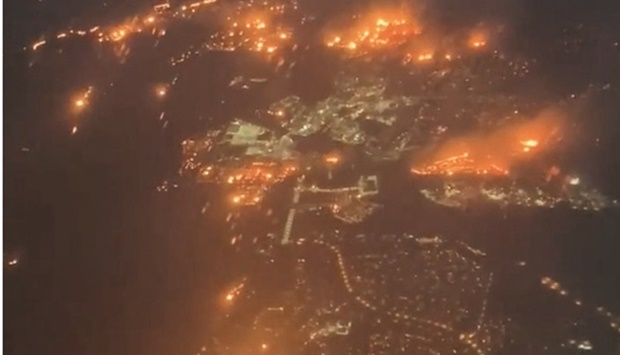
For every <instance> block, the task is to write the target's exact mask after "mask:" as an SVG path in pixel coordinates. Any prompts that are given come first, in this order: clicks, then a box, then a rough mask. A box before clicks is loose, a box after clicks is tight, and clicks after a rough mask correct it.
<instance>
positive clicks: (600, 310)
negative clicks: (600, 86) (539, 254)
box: [540, 276, 620, 333]
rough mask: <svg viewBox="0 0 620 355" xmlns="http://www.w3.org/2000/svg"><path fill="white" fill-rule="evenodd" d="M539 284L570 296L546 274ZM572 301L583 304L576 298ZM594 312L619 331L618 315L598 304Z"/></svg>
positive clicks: (562, 294) (559, 293)
mask: <svg viewBox="0 0 620 355" xmlns="http://www.w3.org/2000/svg"><path fill="white" fill-rule="evenodd" d="M540 284H541V285H543V287H545V288H546V289H548V290H551V291H553V292H555V293H557V294H558V295H560V296H562V297H570V296H569V293H568V291H567V290H566V289H565V288H563V287H562V285H561V284H560V283H559V282H557V281H555V280H554V279H552V278H550V277H548V276H544V277H542V278H541V279H540ZM572 302H573V303H574V304H575V305H576V306H578V307H581V306H583V302H582V301H581V300H580V299H578V298H574V299H572ZM596 313H597V314H598V315H599V316H601V317H603V318H604V319H605V320H606V321H607V323H608V324H609V327H610V328H612V329H613V330H614V331H616V332H618V333H620V317H617V316H614V314H613V313H611V312H610V311H608V310H607V309H606V308H605V307H600V306H599V307H596Z"/></svg>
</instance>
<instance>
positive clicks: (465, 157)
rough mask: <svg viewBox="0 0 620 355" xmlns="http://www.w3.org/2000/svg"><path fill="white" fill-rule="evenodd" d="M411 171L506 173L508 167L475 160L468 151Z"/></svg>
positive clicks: (484, 160)
mask: <svg viewBox="0 0 620 355" xmlns="http://www.w3.org/2000/svg"><path fill="white" fill-rule="evenodd" d="M411 172H412V173H414V174H418V175H448V176H451V175H508V174H509V171H508V169H507V168H506V167H505V166H503V165H502V163H500V162H494V161H493V160H491V159H480V160H476V159H474V158H472V157H470V154H469V153H468V152H465V153H462V154H459V155H455V156H451V157H449V158H446V159H441V160H437V161H435V162H432V163H430V164H426V165H423V166H420V167H414V168H412V169H411Z"/></svg>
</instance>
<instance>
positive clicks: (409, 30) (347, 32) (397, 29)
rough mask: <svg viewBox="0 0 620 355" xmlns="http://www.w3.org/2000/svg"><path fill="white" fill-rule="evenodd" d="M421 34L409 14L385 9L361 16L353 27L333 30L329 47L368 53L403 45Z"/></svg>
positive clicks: (326, 39) (328, 43)
mask: <svg viewBox="0 0 620 355" xmlns="http://www.w3.org/2000/svg"><path fill="white" fill-rule="evenodd" d="M419 31H420V30H419V28H418V26H417V25H416V23H415V21H414V19H413V16H412V15H411V13H410V12H409V11H406V10H404V9H384V10H380V11H375V12H370V13H368V14H365V15H363V16H361V17H360V18H359V19H358V20H357V21H356V23H355V24H354V25H353V26H352V27H350V28H347V29H344V30H336V31H332V32H331V34H330V35H328V36H327V37H326V38H325V44H326V45H327V46H328V47H335V48H343V49H347V50H349V51H350V52H358V51H362V52H368V51H373V50H379V49H384V48H394V47H397V46H399V45H402V44H404V43H406V42H407V41H409V40H410V39H411V38H412V37H413V36H415V35H417V34H419Z"/></svg>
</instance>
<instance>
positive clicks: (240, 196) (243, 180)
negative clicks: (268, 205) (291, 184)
mask: <svg viewBox="0 0 620 355" xmlns="http://www.w3.org/2000/svg"><path fill="white" fill-rule="evenodd" d="M296 171H297V167H296V166H295V165H292V164H287V165H285V166H283V167H282V166H278V165H275V166H274V165H265V164H261V163H255V164H252V165H251V166H249V167H248V168H243V169H237V170H235V171H231V172H229V173H228V174H227V175H224V176H222V177H218V176H217V174H215V173H214V172H213V168H212V167H207V168H205V169H203V170H202V171H201V175H202V177H203V178H215V179H216V180H217V179H221V180H223V181H225V182H226V184H227V185H231V186H232V187H233V189H234V192H233V193H232V195H231V196H230V202H231V203H232V204H233V205H235V206H248V205H256V204H258V203H260V202H261V201H262V199H263V197H264V195H265V193H266V192H267V190H269V188H270V187H271V186H273V185H274V184H275V183H277V182H280V181H282V180H284V179H285V178H287V177H288V176H290V175H291V174H293V173H295V172H296Z"/></svg>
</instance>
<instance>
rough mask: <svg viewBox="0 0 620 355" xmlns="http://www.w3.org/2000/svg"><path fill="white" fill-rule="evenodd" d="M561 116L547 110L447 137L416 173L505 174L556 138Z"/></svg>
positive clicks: (418, 166) (416, 166)
mask: <svg viewBox="0 0 620 355" xmlns="http://www.w3.org/2000/svg"><path fill="white" fill-rule="evenodd" d="M563 117H564V116H563V115H562V114H560V113H559V112H557V111H555V110H547V111H544V112H542V113H541V114H540V115H538V116H537V117H535V118H534V119H532V120H527V121H524V122H519V123H516V124H512V125H509V126H505V127H501V128H498V129H496V130H494V131H491V132H487V133H473V134H469V135H465V136H462V137H456V138H452V139H450V140H448V141H447V142H445V143H444V144H443V145H441V146H440V147H439V148H438V149H436V150H435V151H434V152H432V153H431V154H430V157H427V158H425V159H422V161H420V162H419V163H416V164H414V166H413V167H412V169H411V172H412V173H414V174H418V175H448V176H450V175H461V174H473V175H507V174H509V172H510V167H511V166H512V165H514V163H516V162H518V161H521V160H525V159H529V158H531V157H533V156H535V153H539V152H541V151H542V150H544V149H545V148H547V147H548V146H549V145H551V143H552V141H553V140H554V138H557V137H558V135H559V133H560V132H561V129H562V126H563V122H564V119H563Z"/></svg>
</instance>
